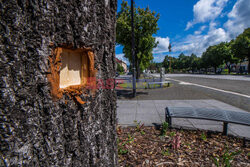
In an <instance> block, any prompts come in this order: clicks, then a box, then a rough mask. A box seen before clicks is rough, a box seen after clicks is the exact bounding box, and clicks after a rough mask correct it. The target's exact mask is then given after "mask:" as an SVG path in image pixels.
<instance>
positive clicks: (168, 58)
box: [162, 55, 170, 69]
mask: <svg viewBox="0 0 250 167" xmlns="http://www.w3.org/2000/svg"><path fill="white" fill-rule="evenodd" d="M162 65H163V67H164V68H166V69H168V68H169V65H170V56H168V55H166V56H165V58H164V60H163V62H162Z"/></svg>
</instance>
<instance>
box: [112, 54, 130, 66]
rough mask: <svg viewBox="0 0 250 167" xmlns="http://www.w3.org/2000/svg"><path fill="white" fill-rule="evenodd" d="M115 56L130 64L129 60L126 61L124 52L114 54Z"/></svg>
mask: <svg viewBox="0 0 250 167" xmlns="http://www.w3.org/2000/svg"><path fill="white" fill-rule="evenodd" d="M115 57H116V58H117V59H119V60H122V61H124V62H125V63H126V64H127V65H129V64H130V63H129V61H128V59H127V58H126V57H124V54H123V53H121V54H116V55H115Z"/></svg>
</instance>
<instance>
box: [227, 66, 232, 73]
mask: <svg viewBox="0 0 250 167" xmlns="http://www.w3.org/2000/svg"><path fill="white" fill-rule="evenodd" d="M227 69H228V74H230V73H231V65H227Z"/></svg>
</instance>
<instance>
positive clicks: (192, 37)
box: [116, 0, 250, 62]
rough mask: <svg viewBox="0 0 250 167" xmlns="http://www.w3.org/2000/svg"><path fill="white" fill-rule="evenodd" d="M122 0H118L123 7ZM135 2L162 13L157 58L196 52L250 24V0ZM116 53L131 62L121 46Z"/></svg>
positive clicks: (242, 29) (200, 52)
mask: <svg viewBox="0 0 250 167" xmlns="http://www.w3.org/2000/svg"><path fill="white" fill-rule="evenodd" d="M121 2H122V0H118V9H117V11H119V10H120V6H121ZM128 2H129V4H130V0H129V1H128ZM135 3H136V6H140V7H143V8H145V7H147V6H149V8H150V9H151V10H153V11H155V12H157V13H159V14H160V20H159V21H158V26H159V28H160V30H159V31H158V32H157V34H155V35H154V37H156V40H157V41H159V45H158V47H157V48H155V49H154V51H153V55H154V61H155V62H161V61H162V60H163V59H164V57H165V55H169V52H168V45H169V42H171V44H172V49H173V51H172V52H171V53H170V55H171V56H175V57H178V55H179V54H180V53H181V52H183V53H185V54H186V55H191V53H195V54H196V55H197V56H201V54H202V53H203V52H204V51H205V50H206V48H207V47H208V46H210V45H215V44H218V43H220V42H222V41H230V40H231V39H232V38H235V37H236V36H237V35H239V34H240V33H242V32H243V31H244V29H245V28H248V27H250V0H135ZM116 57H117V58H119V59H122V60H124V61H125V62H128V61H127V60H126V59H125V58H124V56H123V53H122V46H116Z"/></svg>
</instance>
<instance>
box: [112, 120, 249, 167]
mask: <svg viewBox="0 0 250 167" xmlns="http://www.w3.org/2000/svg"><path fill="white" fill-rule="evenodd" d="M117 133H118V141H117V142H118V154H119V165H120V166H121V167H125V166H159V167H160V166H161V167H162V166H187V167H188V166H192V167H196V166H205V167H207V166H216V162H217V163H218V165H219V166H223V165H224V166H226V165H227V164H230V165H231V166H242V167H250V146H249V142H248V141H247V142H245V144H244V142H243V139H239V138H235V137H232V136H223V135H222V134H220V133H214V132H206V131H191V130H177V129H168V128H162V127H144V126H143V125H141V124H139V123H138V124H137V126H136V127H126V128H122V127H118V128H117Z"/></svg>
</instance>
